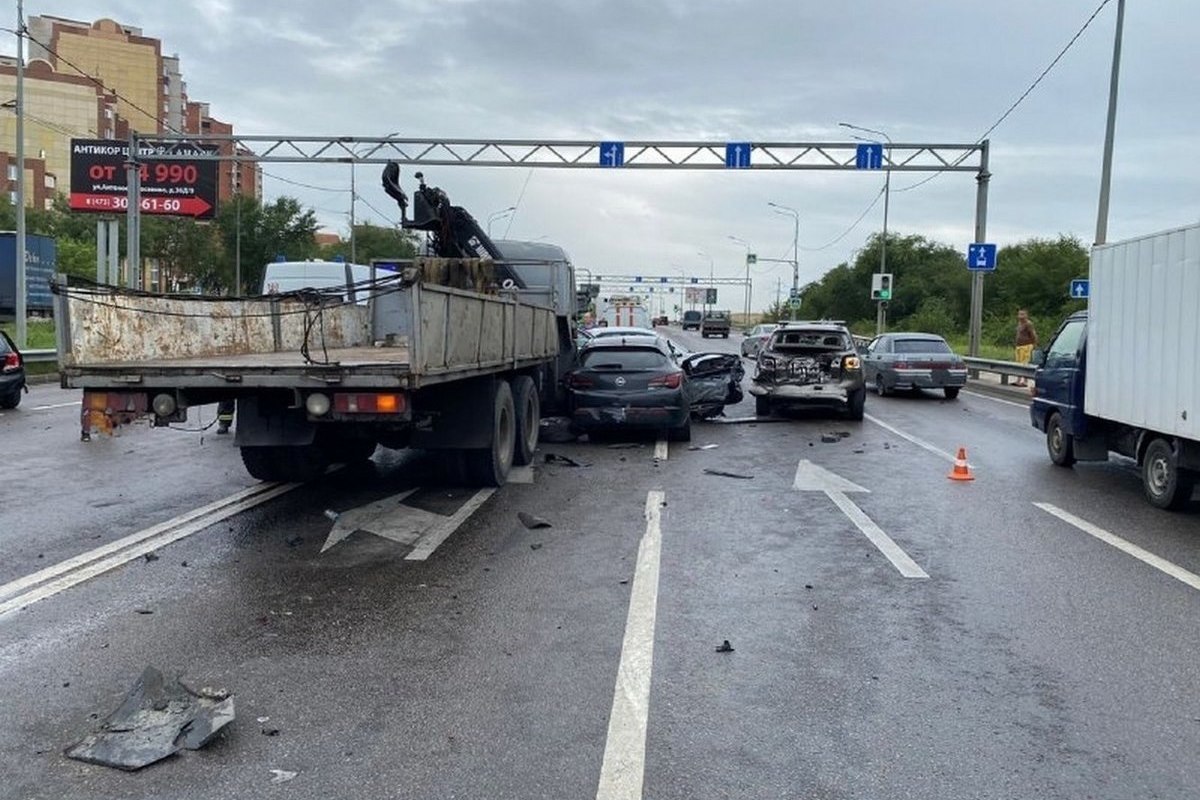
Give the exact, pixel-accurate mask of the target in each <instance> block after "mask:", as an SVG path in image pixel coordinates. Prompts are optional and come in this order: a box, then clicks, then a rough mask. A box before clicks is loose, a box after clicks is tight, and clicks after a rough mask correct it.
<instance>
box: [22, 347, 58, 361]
mask: <svg viewBox="0 0 1200 800" xmlns="http://www.w3.org/2000/svg"><path fill="white" fill-rule="evenodd" d="M21 355H22V356H24V358H25V363H27V364H53V363H54V362H55V361H58V351H57V350H22V351H21Z"/></svg>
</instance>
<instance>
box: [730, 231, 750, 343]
mask: <svg viewBox="0 0 1200 800" xmlns="http://www.w3.org/2000/svg"><path fill="white" fill-rule="evenodd" d="M729 238H730V240H731V241H734V242H737V243H738V244H740V245H742V246H744V247H745V248H746V310H745V318H744V319H743V320H742V324H743V325H749V324H750V243H749V242H747V241H746V240H745V239H739V238H738V237H736V236H730V237H729Z"/></svg>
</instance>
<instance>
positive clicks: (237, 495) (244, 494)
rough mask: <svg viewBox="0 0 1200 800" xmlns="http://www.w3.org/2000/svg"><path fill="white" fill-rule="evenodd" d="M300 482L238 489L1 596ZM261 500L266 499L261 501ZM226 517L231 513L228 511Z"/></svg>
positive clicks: (3, 590) (2, 589) (5, 589)
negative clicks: (278, 488)
mask: <svg viewBox="0 0 1200 800" xmlns="http://www.w3.org/2000/svg"><path fill="white" fill-rule="evenodd" d="M298 485H299V484H295V483H288V484H279V483H260V484H257V485H255V486H251V487H249V488H248V489H243V490H242V491H240V492H234V493H233V494H231V495H229V496H228V497H225V498H222V499H220V500H216V501H214V502H212V503H209V504H208V505H204V506H200V507H199V508H196V509H193V510H191V511H188V512H186V513H184V514H180V515H179V516H178V517H175V518H174V519H169V520H167V521H166V522H160V523H158V524H157V525H152V526H150V527H149V528H146V529H144V530H140V531H138V532H137V533H131V534H129V535H128V536H125V537H123V538H121V539H117V540H116V541H115V542H109V543H108V544H106V545H101V546H100V547H97V548H95V549H94V550H89V551H88V552H86V553H81V554H80V555H77V556H74V557H73V558H68V559H67V560H66V561H60V562H59V563H57V564H54V565H52V566H49V567H46V568H45V569H41V570H38V571H37V572H35V573H33V574H32V575H27V576H25V577H24V578H18V579H17V580H15V581H12V582H10V583H6V584H4V585H3V586H0V597H6V596H8V595H12V594H16V593H17V592H23V591H25V590H26V589H28V588H30V587H32V586H37V585H38V584H39V583H44V582H46V581H48V580H50V579H51V578H56V577H58V576H59V575H62V574H64V573H67V572H70V571H71V570H74V569H77V568H79V567H81V566H83V565H85V564H89V563H91V562H92V561H96V560H98V559H101V558H104V557H105V556H109V555H112V554H113V553H116V552H118V551H121V550H124V549H125V548H126V547H130V546H131V545H135V544H138V543H139V542H142V541H145V540H146V539H149V538H151V537H154V536H158V535H159V534H162V533H165V532H167V531H170V530H171V529H173V528H177V527H179V526H180V525H186V524H187V523H190V522H193V521H195V520H199V519H204V518H205V517H208V516H210V515H213V514H216V513H219V512H220V511H221V510H222V509H226V508H230V507H236V510H238V511H240V510H241V509H242V508H250V507H252V506H253V505H257V503H253V502H252V503H251V504H250V505H248V506H242V505H241V504H242V503H245V502H247V501H251V500H254V499H256V498H257V497H258V496H259V495H263V494H266V493H267V492H271V491H272V490H274V489H275V488H277V487H280V486H285V487H287V488H286V489H284V491H290V490H292V489H294V488H296V487H297V486H298ZM279 494H283V492H278V493H276V494H272V495H271V497H277V496H278V495H279ZM267 499H270V498H267ZM259 502H262V501H261V500H260V501H259ZM235 513H236V512H235ZM225 516H229V515H228V514H226V515H225ZM225 516H221V517H216V518H214V521H216V520H218V519H224V518H225Z"/></svg>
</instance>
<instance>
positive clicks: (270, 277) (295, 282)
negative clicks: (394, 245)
mask: <svg viewBox="0 0 1200 800" xmlns="http://www.w3.org/2000/svg"><path fill="white" fill-rule="evenodd" d="M347 266H349V267H350V279H351V281H353V282H354V283H356V284H359V283H362V282H364V281H369V280H370V279H371V268H370V267H368V266H365V265H363V264H345V263H343V262H341V261H273V262H271V263H270V264H267V269H266V271H265V272H263V284H262V293H263V294H283V293H285V292H294V291H298V290H300V289H329V288H332V287H334V286H342V287H345V286H346V267H347ZM379 272H382V271H378V272H377V277H381V275H380V274H379ZM384 274H386V273H384ZM367 294H368V293H367V292H365V291H364V292H356V295H357V296H356V298H355V299H356V302H357V303H358V304H359V305H365V304H366V302H367ZM345 296H346V294H345V292H343V293H342V297H343V298H344V297H345Z"/></svg>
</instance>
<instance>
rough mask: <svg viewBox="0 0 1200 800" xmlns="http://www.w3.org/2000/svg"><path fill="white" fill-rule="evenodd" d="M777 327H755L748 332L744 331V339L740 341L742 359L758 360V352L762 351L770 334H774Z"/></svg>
mask: <svg viewBox="0 0 1200 800" xmlns="http://www.w3.org/2000/svg"><path fill="white" fill-rule="evenodd" d="M778 327H779V326H778V325H773V324H771V325H755V326H754V327H753V328H751V329H750V330H748V331H746V338H745V339H742V357H743V358H758V351H759V350H762V347H763V345H764V344H766V341H767V339H770V338H771V334H772V333H774V332H775V329H776V328H778Z"/></svg>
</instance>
